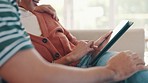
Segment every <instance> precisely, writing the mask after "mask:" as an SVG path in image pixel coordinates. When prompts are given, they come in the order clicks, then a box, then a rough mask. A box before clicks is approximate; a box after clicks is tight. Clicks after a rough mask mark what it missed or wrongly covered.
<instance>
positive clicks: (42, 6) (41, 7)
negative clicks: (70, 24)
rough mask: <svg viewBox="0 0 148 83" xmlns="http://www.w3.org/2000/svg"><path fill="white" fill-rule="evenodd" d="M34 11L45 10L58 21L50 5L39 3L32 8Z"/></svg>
mask: <svg viewBox="0 0 148 83" xmlns="http://www.w3.org/2000/svg"><path fill="white" fill-rule="evenodd" d="M34 11H37V12H46V13H48V14H50V15H51V16H52V18H53V19H55V20H56V21H59V19H58V17H57V15H56V11H55V9H54V8H53V7H52V6H51V5H40V6H36V7H35V8H34Z"/></svg>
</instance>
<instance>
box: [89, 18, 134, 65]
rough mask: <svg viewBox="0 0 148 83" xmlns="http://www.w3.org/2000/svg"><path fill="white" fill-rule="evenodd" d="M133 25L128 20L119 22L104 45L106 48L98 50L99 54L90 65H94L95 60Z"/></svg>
mask: <svg viewBox="0 0 148 83" xmlns="http://www.w3.org/2000/svg"><path fill="white" fill-rule="evenodd" d="M132 24H133V22H130V21H128V20H123V21H121V22H120V23H119V24H118V25H117V27H116V28H115V29H114V30H113V32H112V34H111V37H110V36H108V37H110V39H109V41H108V43H107V44H106V46H104V47H103V49H102V50H100V52H99V53H98V54H97V56H96V57H94V59H93V60H92V62H91V63H90V64H95V63H96V62H95V61H97V59H99V58H100V57H102V56H103V54H104V53H105V52H106V51H107V50H108V49H109V48H111V47H112V45H113V44H114V43H115V42H116V41H117V40H118V39H119V38H120V37H121V36H122V35H123V34H124V33H125V32H126V31H127V30H128V28H129V27H130V26H131V25H132ZM105 41H106V40H103V41H102V42H101V43H100V44H99V45H98V47H99V46H101V45H102V44H103V43H104V42H105Z"/></svg>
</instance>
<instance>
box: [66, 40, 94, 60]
mask: <svg viewBox="0 0 148 83" xmlns="http://www.w3.org/2000/svg"><path fill="white" fill-rule="evenodd" d="M92 44H93V41H89V42H84V41H80V42H79V43H78V45H77V46H76V47H75V48H74V49H73V51H72V52H71V53H69V54H68V56H67V57H69V58H70V60H71V62H75V61H78V60H79V59H81V58H82V57H83V56H85V55H86V54H87V53H89V52H91V51H93V50H94V49H93V48H91V45H92Z"/></svg>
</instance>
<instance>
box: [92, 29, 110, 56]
mask: <svg viewBox="0 0 148 83" xmlns="http://www.w3.org/2000/svg"><path fill="white" fill-rule="evenodd" d="M111 34H112V31H110V32H108V33H107V34H105V35H103V36H101V37H100V38H99V39H98V40H96V41H95V42H94V45H92V48H94V52H93V54H92V56H96V55H97V54H98V53H99V52H100V50H101V49H102V48H103V47H104V46H105V45H106V44H107V43H108V41H109V39H110V37H111Z"/></svg>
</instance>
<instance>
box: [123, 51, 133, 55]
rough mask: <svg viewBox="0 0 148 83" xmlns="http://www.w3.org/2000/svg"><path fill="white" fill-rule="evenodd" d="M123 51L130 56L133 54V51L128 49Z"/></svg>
mask: <svg viewBox="0 0 148 83" xmlns="http://www.w3.org/2000/svg"><path fill="white" fill-rule="evenodd" d="M124 53H125V54H126V55H129V56H131V55H132V54H133V52H131V51H130V50H126V51H124Z"/></svg>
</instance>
